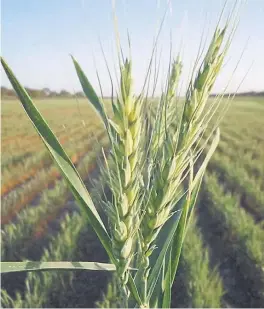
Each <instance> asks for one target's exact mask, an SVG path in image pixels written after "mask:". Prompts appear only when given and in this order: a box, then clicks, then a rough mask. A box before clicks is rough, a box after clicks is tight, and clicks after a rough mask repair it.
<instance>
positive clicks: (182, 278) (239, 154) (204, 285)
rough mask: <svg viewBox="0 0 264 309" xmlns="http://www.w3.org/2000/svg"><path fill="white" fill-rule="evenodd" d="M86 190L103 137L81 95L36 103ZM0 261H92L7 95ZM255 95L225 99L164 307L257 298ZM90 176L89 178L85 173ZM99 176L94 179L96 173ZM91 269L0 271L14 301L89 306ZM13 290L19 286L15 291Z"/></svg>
mask: <svg viewBox="0 0 264 309" xmlns="http://www.w3.org/2000/svg"><path fill="white" fill-rule="evenodd" d="M36 103H37V106H38V108H39V109H40V111H41V113H42V114H43V115H44V117H45V118H46V119H47V121H48V123H49V124H50V125H51V128H52V129H53V130H54V132H56V135H57V136H58V139H59V140H60V142H61V143H62V144H63V146H64V147H65V149H66V151H67V153H68V154H69V155H70V157H71V159H72V160H73V162H74V164H75V165H76V166H77V168H78V170H79V172H80V174H81V176H82V178H83V179H84V180H85V183H86V185H87V186H88V188H89V189H90V190H92V193H93V195H94V196H95V198H96V195H97V194H102V185H101V182H100V181H97V182H96V181H95V180H96V179H97V180H98V177H100V176H99V175H98V169H97V168H96V166H97V164H96V160H97V159H98V158H100V153H101V152H100V149H101V147H102V146H105V147H106V148H107V136H106V134H105V132H104V130H103V126H102V124H100V123H99V120H98V118H97V116H96V113H95V112H94V111H93V110H92V108H90V107H89V104H88V103H87V102H86V100H83V99H80V100H79V102H77V101H76V100H74V99H68V100H63V99H59V100H46V101H41V100H39V101H36ZM1 117H2V149H1V155H2V183H1V199H2V207H1V224H2V226H1V229H2V243H1V249H2V250H1V258H2V261H18V260H21V259H30V260H40V259H42V260H46V261H48V260H53V261H54V260H76V261H85V260H88V261H98V260H100V261H102V262H106V261H107V257H106V254H105V252H104V250H103V249H102V247H101V246H100V244H99V242H98V241H97V240H96V237H95V235H94V234H93V232H92V231H91V229H90V228H89V227H87V226H85V224H84V222H83V220H82V217H81V216H80V214H79V211H78V208H77V206H76V204H75V202H74V201H73V197H72V195H71V193H70V192H69V190H68V189H67V187H66V185H65V182H64V181H63V180H62V179H61V177H60V173H59V172H58V169H57V168H56V167H55V166H54V164H53V163H52V160H51V158H50V156H49V154H48V152H47V150H46V149H45V147H44V145H43V143H42V142H41V140H40V138H39V136H38V135H37V134H36V132H35V130H34V129H33V127H32V125H31V123H30V122H29V120H28V118H27V116H26V115H25V112H24V111H23V109H22V107H21V106H20V104H19V103H18V102H17V101H12V100H10V101H3V102H2V115H1ZM263 162H264V98H263V97H259V98H255V97H245V98H244V97H239V98H237V99H235V100H234V102H233V103H232V106H231V108H230V110H229V111H228V114H227V116H226V117H225V119H224V120H223V122H222V125H221V142H220V145H219V146H218V149H217V151H216V153H215V154H214V156H213V158H212V160H211V162H210V164H209V168H208V172H207V174H206V177H205V179H204V183H203V186H202V190H201V193H200V196H199V201H198V207H197V211H196V213H195V214H194V218H193V222H192V225H191V226H190V228H189V230H188V234H187V238H186V242H185V244H184V248H183V254H182V257H181V262H180V271H179V274H178V277H176V278H177V279H176V282H175V289H174V293H173V303H172V306H178V307H186V306H192V307H218V306H222V307H227V306H228V307H263V306H264V223H263V222H264V163H263ZM91 179H93V181H91ZM99 180H100V179H99ZM107 278H108V275H107V274H105V273H100V274H98V272H97V273H96V274H95V273H93V272H78V271H76V272H57V273H50V272H43V273H41V274H39V273H31V274H27V275H26V274H6V275H3V276H2V287H3V288H5V289H6V290H7V291H8V293H9V294H10V295H11V296H12V297H13V299H14V303H13V304H12V305H13V306H16V307H92V306H94V302H95V301H96V300H98V299H99V298H100V295H101V294H100V291H103V290H104V289H105V288H106V282H107ZM16 290H17V291H20V292H19V293H18V294H17V295H16Z"/></svg>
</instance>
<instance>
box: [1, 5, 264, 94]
mask: <svg viewBox="0 0 264 309" xmlns="http://www.w3.org/2000/svg"><path fill="white" fill-rule="evenodd" d="M234 1H235V0H229V1H228V7H227V11H228V8H230V7H231V6H232V5H233V3H234ZM167 2H168V1H167V0H159V1H158V0H142V1H139V0H116V12H117V17H118V26H119V31H120V36H121V42H122V45H123V46H127V40H126V32H127V29H128V31H129V33H130V36H131V44H132V58H133V77H134V84H135V86H134V88H135V91H136V92H138V91H139V90H140V89H141V87H142V85H143V82H144V76H145V72H146V68H147V63H148V60H149V57H150V55H151V49H152V44H153V37H154V36H155V34H156V32H157V26H158V25H159V23H160V20H161V18H162V16H163V14H164V10H165V8H166V6H167ZM223 4H224V0H199V1H196V0H185V1H180V0H171V1H170V5H169V10H168V14H167V18H166V20H165V23H164V26H163V29H162V32H161V36H160V39H159V50H160V49H161V50H162V56H161V72H165V71H166V69H167V67H168V59H169V51H170V31H171V38H172V48H173V54H174V55H177V52H178V51H179V50H181V52H182V55H183V57H182V58H183V65H184V74H183V86H182V87H183V89H184V85H186V81H187V80H188V74H189V72H190V68H191V65H192V63H193V61H194V59H195V56H196V54H197V51H198V47H199V42H200V40H201V35H202V31H203V29H205V33H206V34H207V35H208V37H210V35H211V34H212V29H213V27H214V25H216V22H217V19H218V17H219V14H220V11H221V8H222V6H223ZM1 15H2V31H1V32H2V33H1V34H2V36H1V45H2V46H1V47H2V56H3V57H4V58H5V60H6V61H7V62H8V64H9V65H10V67H11V68H12V70H13V71H14V72H15V75H16V76H17V77H18V79H19V81H20V82H21V83H22V84H23V85H25V86H27V87H31V88H44V87H49V88H50V89H53V90H57V91H58V90H61V89H66V90H68V91H70V92H73V91H79V90H80V89H81V86H80V84H79V81H78V78H77V76H76V73H75V71H74V67H73V65H72V62H71V59H70V56H69V54H73V55H74V56H75V58H76V59H77V60H78V61H79V63H80V64H81V66H82V68H83V70H84V71H85V73H86V74H87V76H88V78H89V79H90V81H91V82H92V84H93V85H94V87H95V88H96V89H97V90H99V87H98V82H97V78H96V73H95V64H96V67H97V69H98V71H99V75H100V79H101V83H102V87H103V92H104V94H105V95H109V94H110V82H109V78H108V76H107V71H106V68H105V65H104V61H103V56H102V53H101V50H100V44H99V38H100V41H101V42H102V45H103V49H104V52H105V54H106V57H107V59H108V62H109V63H110V69H111V71H112V72H114V66H113V64H114V59H116V54H115V44H114V27H113V18H112V1H111V0H97V1H95V0H2V4H1ZM248 40H249V41H248ZM127 50H128V49H127V48H125V53H126V52H127ZM243 50H244V53H243V57H242V59H241V62H240V63H239V66H238V68H237V70H236V72H235V74H234V75H233V78H232V80H231V82H230V84H229V87H228V91H236V89H237V87H238V86H239V84H240V83H241V81H242V80H243V78H244V77H245V75H246V74H247V75H246V78H245V80H244V82H243V84H242V85H241V87H240V89H239V91H263V89H264V74H263V72H264V0H247V1H246V4H245V5H244V6H243V8H242V12H241V21H240V24H239V28H238V30H237V33H236V36H235V38H234V40H233V43H232V46H231V48H230V51H229V53H228V56H227V58H226V61H225V66H224V69H223V70H222V72H221V74H220V76H219V78H218V80H217V82H216V85H215V87H214V92H222V91H223V90H224V89H225V87H226V85H227V83H228V81H229V80H230V78H231V76H232V74H233V71H234V69H235V67H236V64H237V62H238V60H239V59H240V57H241V54H242V52H243ZM249 69H250V71H249V72H248V70H249ZM247 72H248V73H247ZM162 76H163V75H162V74H161V80H160V82H159V86H161V85H162V82H163V81H162ZM1 79H2V82H1V84H2V85H4V86H8V87H10V84H9V82H8V80H7V77H6V75H5V73H4V72H3V70H2V72H1Z"/></svg>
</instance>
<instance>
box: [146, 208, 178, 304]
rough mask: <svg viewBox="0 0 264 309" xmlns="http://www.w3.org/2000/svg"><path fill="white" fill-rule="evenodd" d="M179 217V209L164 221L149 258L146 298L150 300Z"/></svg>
mask: <svg viewBox="0 0 264 309" xmlns="http://www.w3.org/2000/svg"><path fill="white" fill-rule="evenodd" d="M180 217H181V211H178V212H175V213H174V214H173V216H172V217H171V218H170V219H169V220H168V221H167V222H166V223H165V225H164V226H163V228H162V229H161V232H160V233H159V237H158V240H157V246H158V249H156V250H154V252H153V254H152V255H151V259H150V267H151V269H152V270H151V272H150V275H149V280H148V295H147V299H148V300H150V298H151V296H152V293H153V291H154V288H155V286H156V283H157V281H158V279H159V275H160V272H161V268H162V266H163V261H164V259H165V257H166V253H167V251H168V249H169V247H170V245H171V242H172V240H173V237H174V234H175V232H176V229H177V226H178V223H179V220H180Z"/></svg>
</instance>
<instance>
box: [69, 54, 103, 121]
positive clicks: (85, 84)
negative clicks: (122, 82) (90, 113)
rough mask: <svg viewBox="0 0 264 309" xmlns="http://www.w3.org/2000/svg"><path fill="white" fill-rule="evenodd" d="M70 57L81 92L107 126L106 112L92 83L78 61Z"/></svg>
mask: <svg viewBox="0 0 264 309" xmlns="http://www.w3.org/2000/svg"><path fill="white" fill-rule="evenodd" d="M71 57H72V61H73V64H74V66H75V70H76V73H77V75H78V77H79V80H80V83H81V85H82V88H83V92H84V93H85V95H86V97H87V98H88V100H89V101H90V102H91V104H92V105H93V107H94V108H95V110H96V111H97V112H98V114H99V115H100V116H101V118H102V120H103V122H104V124H105V126H106V127H107V116H106V112H105V109H104V106H103V104H102V102H101V101H100V99H99V98H98V96H97V94H96V92H95V91H94V89H93V87H92V85H91V84H90V82H89V80H88V78H87V77H86V75H85V74H84V72H83V70H82V69H81V67H80V65H79V63H78V62H77V61H76V60H75V59H74V57H73V56H71Z"/></svg>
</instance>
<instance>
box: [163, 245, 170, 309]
mask: <svg viewBox="0 0 264 309" xmlns="http://www.w3.org/2000/svg"><path fill="white" fill-rule="evenodd" d="M171 263H172V256H171V251H170V254H169V263H168V264H169V265H168V271H167V275H166V276H165V280H164V290H165V292H164V296H163V301H162V308H170V307H171V282H172V279H171Z"/></svg>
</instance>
